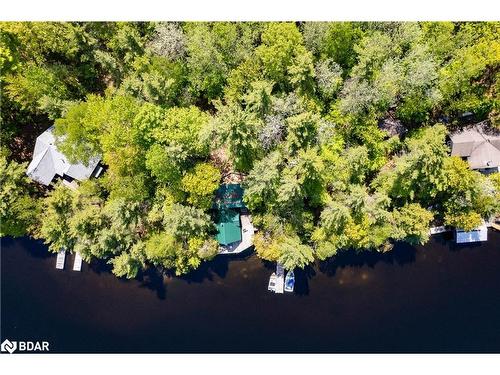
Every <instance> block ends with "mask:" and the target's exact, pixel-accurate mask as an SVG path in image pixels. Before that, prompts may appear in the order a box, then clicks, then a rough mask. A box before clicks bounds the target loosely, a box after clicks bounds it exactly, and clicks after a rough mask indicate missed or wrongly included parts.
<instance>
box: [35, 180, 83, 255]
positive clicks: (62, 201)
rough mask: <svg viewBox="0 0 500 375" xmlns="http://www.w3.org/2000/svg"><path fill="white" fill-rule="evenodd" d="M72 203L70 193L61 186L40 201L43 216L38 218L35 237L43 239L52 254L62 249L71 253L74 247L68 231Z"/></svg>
mask: <svg viewBox="0 0 500 375" xmlns="http://www.w3.org/2000/svg"><path fill="white" fill-rule="evenodd" d="M72 203H73V199H72V195H71V191H70V190H69V189H68V188H67V187H65V186H64V185H63V184H58V185H57V186H56V187H55V188H54V190H53V191H51V192H50V193H49V194H48V195H47V197H46V198H44V199H43V201H42V211H43V212H44V215H43V218H40V223H39V224H38V226H37V229H36V231H35V237H37V238H41V239H43V240H44V242H45V243H46V244H47V245H48V247H49V250H50V251H52V252H54V253H56V252H58V251H60V250H62V249H65V250H68V251H72V250H73V246H74V245H75V238H74V237H73V236H71V234H70V231H69V230H68V228H69V221H70V219H71V217H72V216H73V207H72Z"/></svg>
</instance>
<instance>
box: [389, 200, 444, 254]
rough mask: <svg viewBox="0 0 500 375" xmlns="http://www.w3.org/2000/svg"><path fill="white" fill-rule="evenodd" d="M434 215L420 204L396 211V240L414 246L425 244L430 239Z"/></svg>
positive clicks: (409, 205) (412, 204) (413, 204)
mask: <svg viewBox="0 0 500 375" xmlns="http://www.w3.org/2000/svg"><path fill="white" fill-rule="evenodd" d="M433 218H434V215H433V214H432V213H431V212H429V211H428V210H426V209H425V208H422V207H421V206H420V205H419V204H418V203H411V204H408V205H405V206H403V207H401V208H400V209H398V210H395V211H394V222H395V228H394V229H395V231H394V234H393V236H394V238H395V239H398V240H404V241H406V242H408V243H410V244H412V245H417V244H421V245H422V244H424V243H426V242H427V240H428V239H429V227H430V223H431V221H432V219H433Z"/></svg>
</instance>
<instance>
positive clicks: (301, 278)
mask: <svg viewBox="0 0 500 375" xmlns="http://www.w3.org/2000/svg"><path fill="white" fill-rule="evenodd" d="M293 273H294V274H295V287H294V293H295V294H297V295H299V296H306V295H308V294H309V280H310V279H312V278H313V277H314V276H316V271H315V270H314V267H313V266H306V267H304V269H300V268H297V269H295V270H294V271H293Z"/></svg>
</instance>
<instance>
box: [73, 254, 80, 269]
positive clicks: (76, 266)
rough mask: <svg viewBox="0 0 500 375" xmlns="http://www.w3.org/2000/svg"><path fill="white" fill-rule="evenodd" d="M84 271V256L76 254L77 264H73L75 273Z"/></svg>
mask: <svg viewBox="0 0 500 375" xmlns="http://www.w3.org/2000/svg"><path fill="white" fill-rule="evenodd" d="M81 270H82V256H81V255H80V253H75V263H73V271H81Z"/></svg>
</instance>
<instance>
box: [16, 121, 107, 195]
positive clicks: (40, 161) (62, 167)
mask: <svg viewBox="0 0 500 375" xmlns="http://www.w3.org/2000/svg"><path fill="white" fill-rule="evenodd" d="M53 131H54V127H53V126H51V127H50V128H48V129H47V130H46V131H44V132H43V133H42V134H40V135H39V136H38V137H37V139H36V143H35V151H34V152H33V160H31V163H30V164H29V165H28V170H27V171H26V174H27V175H28V176H29V177H30V178H31V179H33V180H35V181H37V182H39V183H40V184H42V185H47V186H48V185H50V183H51V182H52V181H53V180H54V178H56V177H60V178H61V179H62V181H63V183H64V184H66V185H67V186H68V187H72V188H74V187H76V182H75V180H78V181H82V180H85V179H87V178H89V177H98V176H99V175H100V174H101V172H102V170H103V168H102V166H100V165H99V161H100V158H93V159H91V160H90V161H89V164H88V165H84V164H82V163H77V164H74V163H70V162H69V161H68V159H67V158H66V156H64V155H63V154H62V153H61V152H60V151H59V150H58V149H57V146H56V144H55V137H54V133H53Z"/></svg>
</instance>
